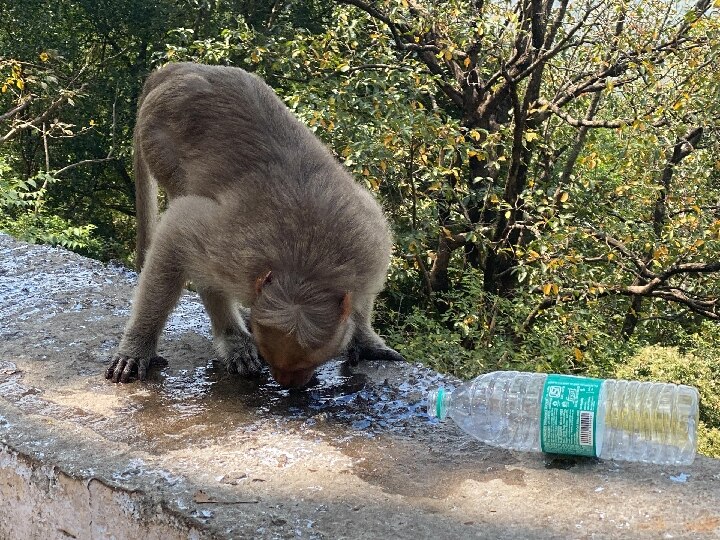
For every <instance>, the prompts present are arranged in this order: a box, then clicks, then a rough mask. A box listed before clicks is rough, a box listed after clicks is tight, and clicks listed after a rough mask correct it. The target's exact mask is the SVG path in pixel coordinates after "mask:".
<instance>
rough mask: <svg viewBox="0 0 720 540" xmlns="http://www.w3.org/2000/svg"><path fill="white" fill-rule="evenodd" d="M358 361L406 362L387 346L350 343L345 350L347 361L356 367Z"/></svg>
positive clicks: (400, 355)
mask: <svg viewBox="0 0 720 540" xmlns="http://www.w3.org/2000/svg"><path fill="white" fill-rule="evenodd" d="M360 360H384V361H387V362H406V360H405V357H404V356H403V355H402V354H400V353H399V352H397V351H396V350H395V349H391V348H390V347H388V346H387V345H372V346H368V345H361V344H359V343H357V342H355V343H352V344H351V345H350V347H348V350H347V361H348V363H349V364H350V365H351V366H357V365H358V363H359V362H360Z"/></svg>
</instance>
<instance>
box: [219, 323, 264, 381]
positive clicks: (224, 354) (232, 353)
mask: <svg viewBox="0 0 720 540" xmlns="http://www.w3.org/2000/svg"><path fill="white" fill-rule="evenodd" d="M215 349H216V350H217V353H218V356H220V360H222V362H223V364H225V367H226V368H227V370H228V372H229V373H239V374H240V375H255V374H257V373H260V371H261V370H262V366H263V362H262V360H260V355H259V354H258V350H257V347H255V342H254V341H253V338H252V336H251V335H250V334H248V333H246V332H244V331H243V330H241V329H239V328H237V329H233V330H232V331H228V332H225V333H224V334H223V335H222V336H216V337H215Z"/></svg>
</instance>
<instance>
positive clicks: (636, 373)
mask: <svg viewBox="0 0 720 540" xmlns="http://www.w3.org/2000/svg"><path fill="white" fill-rule="evenodd" d="M705 345H706V343H705V340H704V339H703V338H701V335H700V334H698V335H697V341H696V344H695V348H694V349H690V348H688V349H686V350H684V351H683V350H681V349H680V348H679V347H660V346H657V345H652V346H647V347H643V348H642V349H641V350H640V351H639V352H638V354H636V355H635V356H633V357H632V358H630V359H629V360H628V361H627V362H626V363H625V364H623V365H619V366H618V367H617V369H616V370H615V373H614V374H613V376H614V377H615V378H618V379H630V380H640V381H659V382H671V383H675V384H687V385H690V386H694V387H695V388H697V389H698V392H699V394H700V426H699V430H698V432H699V435H698V436H699V442H698V450H699V452H700V453H701V454H704V455H707V456H711V457H720V355H719V354H718V353H717V350H718V349H717V348H716V347H715V348H712V349H711V348H706V347H705Z"/></svg>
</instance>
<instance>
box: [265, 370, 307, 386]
mask: <svg viewBox="0 0 720 540" xmlns="http://www.w3.org/2000/svg"><path fill="white" fill-rule="evenodd" d="M270 373H271V374H272V377H273V379H275V382H277V383H278V384H279V385H280V386H282V387H284V388H302V387H303V386H305V385H307V383H309V382H310V379H312V377H313V375H314V374H315V368H310V369H300V370H294V371H293V370H285V369H275V368H273V367H271V368H270Z"/></svg>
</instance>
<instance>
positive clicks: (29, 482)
mask: <svg viewBox="0 0 720 540" xmlns="http://www.w3.org/2000/svg"><path fill="white" fill-rule="evenodd" d="M14 412H15V411H12V410H10V408H3V411H2V413H3V414H2V415H0V516H6V517H3V518H0V539H8V540H9V539H15V538H42V539H44V540H45V539H48V540H53V539H58V540H60V539H73V538H77V539H90V538H112V539H115V540H126V539H127V540H135V539H138V538H147V539H148V540H166V539H167V540H175V539H178V540H180V539H187V540H209V539H213V538H216V536H215V535H214V534H212V533H211V532H210V531H209V530H208V528H207V527H206V526H205V525H203V524H202V523H201V522H199V521H198V520H195V519H193V518H192V517H190V516H188V515H187V514H186V513H183V512H182V510H181V509H180V508H174V507H172V506H171V505H170V504H168V502H167V501H168V499H167V498H166V497H163V494H162V493H160V492H157V493H156V492H155V491H157V490H155V489H154V488H153V486H152V484H151V483H150V482H147V483H146V484H142V480H140V483H139V484H138V485H137V486H133V487H127V486H124V485H121V484H120V483H113V482H111V481H108V480H107V479H105V478H101V477H100V475H98V476H95V475H93V474H92V469H89V470H84V469H83V468H82V467H79V466H78V462H77V460H74V459H73V460H69V459H68V458H67V456H69V455H70V454H69V453H68V454H65V456H63V455H62V454H60V455H58V454H57V453H56V452H53V451H51V452H49V453H48V452H45V451H43V449H42V448H38V447H42V446H44V442H45V441H50V440H52V441H55V443H54V444H56V445H57V444H58V442H59V443H60V444H59V447H60V448H68V447H72V448H74V450H75V451H76V453H77V454H78V455H80V456H82V455H83V454H84V455H86V456H88V457H89V456H90V455H92V454H97V453H99V452H102V453H103V454H104V455H105V456H106V459H107V460H108V461H115V462H118V461H122V460H123V459H126V455H125V452H123V449H122V448H121V447H120V446H118V447H115V448H110V447H105V448H103V449H93V448H90V447H87V446H86V445H84V444H82V443H80V444H78V442H77V440H82V439H80V438H79V437H77V440H74V439H76V437H74V436H73V435H77V434H72V433H67V432H59V430H58V428H57V427H56V426H53V425H52V424H51V423H47V422H41V421H38V420H37V419H36V418H33V417H29V416H28V415H22V414H21V413H20V412H19V411H17V414H14ZM18 427H19V428H20V429H17V428H18ZM10 430H12V431H13V432H14V433H15V435H18V434H20V433H22V435H21V436H20V437H13V438H12V442H11V439H10V438H9V437H7V436H6V435H7V434H8V433H9V431H10ZM48 454H51V455H48ZM48 458H52V459H48ZM88 461H94V459H92V458H90V459H88ZM178 487H179V488H182V487H185V486H182V487H181V486H178ZM183 491H185V490H183ZM171 500H177V499H171Z"/></svg>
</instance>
